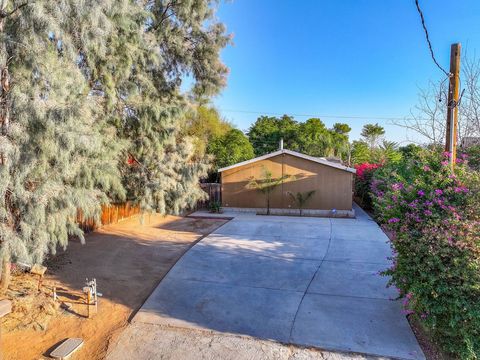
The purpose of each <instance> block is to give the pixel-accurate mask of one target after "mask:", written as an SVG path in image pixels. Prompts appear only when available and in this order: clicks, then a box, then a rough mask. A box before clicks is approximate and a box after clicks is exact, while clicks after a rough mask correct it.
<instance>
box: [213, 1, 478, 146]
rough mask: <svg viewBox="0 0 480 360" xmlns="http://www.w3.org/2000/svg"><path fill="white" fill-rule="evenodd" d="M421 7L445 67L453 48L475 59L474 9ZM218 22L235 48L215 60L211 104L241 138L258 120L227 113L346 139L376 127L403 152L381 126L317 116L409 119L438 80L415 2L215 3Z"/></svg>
mask: <svg viewBox="0 0 480 360" xmlns="http://www.w3.org/2000/svg"><path fill="white" fill-rule="evenodd" d="M420 4H421V6H422V8H423V11H424V14H425V17H426V22H427V26H428V28H429V32H430V36H431V40H432V43H433V46H434V50H435V53H436V55H437V58H438V60H439V62H440V63H441V64H442V65H443V66H444V67H446V68H448V65H449V56H450V45H451V43H453V42H461V43H462V45H463V47H464V48H465V47H466V48H468V52H469V53H471V54H473V53H474V52H475V51H476V52H478V53H480V1H479V0H454V1H452V0H423V1H421V2H420ZM217 17H218V18H219V20H220V21H222V22H223V23H225V25H226V26H227V29H228V32H230V33H232V34H233V35H234V40H233V41H234V45H233V46H229V47H228V48H226V49H225V50H224V51H223V52H222V59H223V61H224V62H225V63H226V65H227V66H228V67H229V68H230V75H229V78H228V86H227V87H226V88H225V89H224V91H223V92H222V94H221V95H219V96H218V97H217V98H215V99H214V101H213V103H214V104H215V106H216V107H218V108H219V109H220V111H221V113H222V114H223V115H224V116H225V117H226V118H227V119H229V120H230V121H232V122H233V123H234V124H235V125H236V126H237V127H238V128H240V129H242V130H247V129H248V127H249V126H250V125H251V124H252V123H253V122H254V121H255V120H256V118H257V117H258V114H248V113H240V112H231V111H228V110H241V111H259V112H271V113H280V114H283V113H286V114H312V115H320V116H321V118H322V120H323V121H324V122H325V123H326V124H327V125H328V126H331V125H332V124H333V123H334V122H337V121H340V122H347V123H349V124H350V126H351V127H352V129H353V130H352V133H351V138H353V139H356V138H358V137H359V134H360V130H361V128H362V126H363V125H364V124H365V123H371V122H378V123H380V124H382V125H384V126H385V128H386V131H387V133H386V135H387V138H388V139H390V140H395V141H398V142H402V141H404V140H405V139H406V134H405V130H403V129H401V128H398V127H396V126H393V125H388V121H381V120H372V121H370V120H361V119H351V120H350V119H345V120H340V119H332V118H327V117H324V116H322V115H345V116H366V117H405V116H409V112H410V109H411V108H413V106H414V105H415V103H416V98H417V93H418V88H419V87H422V86H425V85H426V84H427V82H428V80H429V79H432V80H433V79H441V78H442V73H441V72H440V71H439V70H438V69H437V68H436V67H435V66H434V64H433V62H432V60H431V58H430V54H429V52H428V49H427V45H426V42H425V37H424V33H423V30H422V28H421V25H420V21H419V17H418V13H417V11H416V8H415V2H414V0H341V1H327V0H302V1H294V0H234V1H233V2H232V1H227V2H222V3H221V4H220V8H219V11H218V13H217ZM307 118H308V117H298V116H297V117H296V119H297V120H300V121H304V120H306V119H307ZM410 135H411V134H410Z"/></svg>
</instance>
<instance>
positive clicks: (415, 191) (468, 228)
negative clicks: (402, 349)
mask: <svg viewBox="0 0 480 360" xmlns="http://www.w3.org/2000/svg"><path fill="white" fill-rule="evenodd" d="M448 160H449V159H448V154H441V153H440V154H439V153H431V152H422V153H421V154H419V156H418V157H415V158H411V159H408V160H404V161H402V162H400V163H397V164H395V165H394V166H393V165H390V166H389V165H387V166H385V167H383V168H381V169H379V170H377V171H376V172H375V175H374V178H373V180H372V184H371V186H372V197H373V206H374V210H375V214H376V217H377V219H378V220H379V222H380V223H382V224H383V226H384V227H386V229H387V230H389V231H390V232H391V233H392V244H393V247H394V258H393V259H392V260H393V265H392V267H391V269H389V270H387V271H386V274H387V275H391V284H392V285H394V286H396V287H397V288H398V290H399V295H400V297H402V298H403V302H404V307H405V311H406V312H407V313H410V314H414V315H415V316H417V317H418V318H419V319H420V320H421V321H422V323H423V324H424V325H425V326H426V327H427V328H428V329H430V330H431V332H432V334H433V335H434V336H435V337H436V338H437V339H438V340H439V342H440V343H441V344H442V345H443V346H444V348H445V350H447V351H449V352H451V353H452V354H455V356H456V357H459V358H462V359H478V358H480V211H479V207H480V176H479V173H478V172H475V171H472V170H471V169H469V168H468V167H467V166H466V165H465V162H466V161H465V157H460V158H459V159H458V160H457V165H456V167H455V174H453V173H452V171H451V168H450V166H449V162H448Z"/></svg>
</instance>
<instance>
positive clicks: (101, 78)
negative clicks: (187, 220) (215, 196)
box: [0, 0, 230, 268]
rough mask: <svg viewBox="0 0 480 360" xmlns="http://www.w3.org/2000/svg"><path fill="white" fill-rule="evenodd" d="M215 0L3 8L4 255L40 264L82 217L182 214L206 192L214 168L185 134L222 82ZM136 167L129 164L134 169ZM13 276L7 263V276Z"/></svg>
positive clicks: (10, 1)
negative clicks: (190, 102) (185, 88)
mask: <svg viewBox="0 0 480 360" xmlns="http://www.w3.org/2000/svg"><path fill="white" fill-rule="evenodd" d="M216 4H217V2H216V1H213V0H212V1H209V0H193V1H188V2H178V1H174V0H170V1H155V2H154V1H147V2H131V1H124V0H105V1H94V0H87V1H82V2H78V1H74V0H66V1H61V2H58V1H53V0H38V1H35V2H33V1H29V0H26V1H19V0H3V1H1V2H0V7H1V8H0V10H1V13H0V37H1V42H0V67H1V69H0V70H1V71H0V74H1V85H2V91H1V94H0V95H1V99H0V100H1V104H0V110H1V111H0V121H1V130H2V131H1V137H0V159H1V162H0V197H1V199H2V201H1V204H0V256H1V260H2V262H3V264H6V263H8V261H10V260H12V259H13V260H18V259H21V260H22V261H25V262H42V260H43V259H44V256H45V255H46V254H47V253H49V252H55V249H56V247H57V246H58V245H61V246H66V244H67V241H68V236H69V235H76V236H79V237H82V232H81V230H80V229H79V227H78V225H77V224H75V222H74V220H75V218H76V214H77V209H78V210H81V211H82V213H83V214H84V215H85V216H98V214H99V211H100V205H101V204H102V203H107V202H108V201H109V199H112V200H117V199H123V198H125V194H126V196H127V197H128V198H129V199H131V200H133V201H136V202H138V203H139V204H140V205H141V207H142V209H144V210H146V211H158V212H160V213H167V212H169V213H178V212H179V211H181V210H182V209H184V208H185V207H188V206H189V205H192V204H194V203H196V201H197V200H198V199H199V198H202V197H203V196H204V195H203V194H204V193H203V192H202V191H201V189H200V188H199V186H198V181H199V179H200V178H201V177H203V176H205V175H206V174H207V170H208V167H209V164H208V161H207V159H204V158H201V159H197V158H196V157H195V147H194V142H193V139H192V138H191V137H189V136H184V134H182V132H181V130H182V128H183V122H184V121H185V116H184V112H185V109H186V105H187V99H186V98H185V96H183V95H181V93H180V85H181V82H182V79H183V78H184V76H185V75H187V74H190V75H191V77H192V78H193V86H192V93H193V94H195V96H197V97H208V96H210V95H214V94H216V93H218V91H219V90H220V89H221V88H222V86H224V84H225V81H226V74H227V68H226V67H225V66H224V65H223V64H222V63H221V61H220V57H219V52H220V50H221V49H222V48H223V47H225V46H226V45H227V44H228V43H229V41H230V37H229V36H228V35H226V34H225V28H224V26H223V24H221V23H219V22H218V21H217V20H216V18H215V10H216ZM127 159H128V161H127ZM4 268H8V266H6V267H4Z"/></svg>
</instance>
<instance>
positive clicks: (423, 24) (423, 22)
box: [415, 0, 452, 77]
mask: <svg viewBox="0 0 480 360" xmlns="http://www.w3.org/2000/svg"><path fill="white" fill-rule="evenodd" d="M415 5H416V6H417V11H418V14H419V15H420V19H421V21H422V27H423V30H424V32H425V38H426V39H427V44H428V49H429V50H430V55H431V56H432V60H433V62H434V63H435V65H437V67H438V68H439V69H440V70H442V71H443V72H444V73H445V75H447V77H451V76H452V74H451V73H450V72H448V71H446V70H445V69H444V68H443V67H442V66H441V65H440V64H439V63H438V61H437V59H436V58H435V53H434V52H433V47H432V43H431V41H430V36H429V35H428V30H427V25H426V24H425V17H424V16H423V12H422V9H420V4H419V3H418V0H415Z"/></svg>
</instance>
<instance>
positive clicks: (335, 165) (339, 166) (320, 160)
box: [218, 149, 357, 174]
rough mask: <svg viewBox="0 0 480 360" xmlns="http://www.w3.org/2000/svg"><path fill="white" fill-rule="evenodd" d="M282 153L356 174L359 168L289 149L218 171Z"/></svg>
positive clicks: (222, 169) (220, 170)
mask: <svg viewBox="0 0 480 360" xmlns="http://www.w3.org/2000/svg"><path fill="white" fill-rule="evenodd" d="M282 154H288V155H292V156H295V157H298V158H302V159H305V160H309V161H313V162H316V163H318V164H322V165H326V166H331V167H333V168H336V169H339V170H344V171H348V172H351V173H353V174H355V173H356V172H357V170H355V169H353V168H350V167H348V166H345V165H342V164H338V163H335V162H332V161H328V160H327V159H325V158H320V157H314V156H310V155H305V154H302V153H299V152H296V151H292V150H287V149H283V150H277V151H274V152H272V153H270V154H266V155H262V156H259V157H256V158H253V159H250V160H247V161H242V162H239V163H237V164H234V165H230V166H227V167H224V168H221V169H218V172H222V171H225V170H230V169H234V168H236V167H239V166H243V165H248V164H252V163H254V162H257V161H260V160H265V159H268V158H271V157H274V156H277V155H282Z"/></svg>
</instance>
